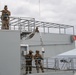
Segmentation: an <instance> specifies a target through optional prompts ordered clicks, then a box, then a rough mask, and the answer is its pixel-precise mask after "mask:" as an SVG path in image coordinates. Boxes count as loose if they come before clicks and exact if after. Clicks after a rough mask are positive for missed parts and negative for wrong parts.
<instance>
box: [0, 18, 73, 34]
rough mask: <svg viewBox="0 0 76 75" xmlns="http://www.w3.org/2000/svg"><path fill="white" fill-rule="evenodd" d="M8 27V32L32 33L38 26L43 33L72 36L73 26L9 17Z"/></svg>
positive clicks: (0, 23)
mask: <svg viewBox="0 0 76 75" xmlns="http://www.w3.org/2000/svg"><path fill="white" fill-rule="evenodd" d="M0 25H2V22H1V19H0ZM9 25H10V30H20V29H17V28H21V31H22V30H24V31H25V30H27V31H33V30H34V29H35V28H36V27H37V26H38V27H39V30H40V31H41V32H43V33H59V34H74V26H71V25H65V24H57V23H51V22H43V21H36V20H35V18H30V17H10V23H9ZM13 28H14V29H13ZM0 29H1V28H0ZM53 29H55V30H53ZM68 29H70V30H71V29H72V30H71V33H68V31H69V30H68Z"/></svg>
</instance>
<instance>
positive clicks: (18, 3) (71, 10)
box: [0, 0, 76, 25]
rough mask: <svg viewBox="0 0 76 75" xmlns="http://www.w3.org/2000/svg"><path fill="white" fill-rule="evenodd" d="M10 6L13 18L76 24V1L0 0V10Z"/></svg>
mask: <svg viewBox="0 0 76 75" xmlns="http://www.w3.org/2000/svg"><path fill="white" fill-rule="evenodd" d="M4 5H8V9H9V10H10V11H11V14H12V15H11V16H20V17H33V18H35V19H38V20H42V21H48V22H54V23H63V24H69V25H75V24H76V0H40V3H39V0H0V10H2V9H3V7H4Z"/></svg>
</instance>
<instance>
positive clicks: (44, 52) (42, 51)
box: [42, 47, 45, 67]
mask: <svg viewBox="0 0 76 75" xmlns="http://www.w3.org/2000/svg"><path fill="white" fill-rule="evenodd" d="M44 53H45V51H44V48H43V47H42V57H43V61H42V63H43V67H44Z"/></svg>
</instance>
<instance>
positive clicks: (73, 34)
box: [73, 26, 75, 35]
mask: <svg viewBox="0 0 76 75" xmlns="http://www.w3.org/2000/svg"><path fill="white" fill-rule="evenodd" d="M74 34H75V33H74V26H73V35H74Z"/></svg>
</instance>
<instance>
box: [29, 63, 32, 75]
mask: <svg viewBox="0 0 76 75" xmlns="http://www.w3.org/2000/svg"><path fill="white" fill-rule="evenodd" d="M29 73H30V74H31V73H32V63H31V62H30V64H29Z"/></svg>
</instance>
